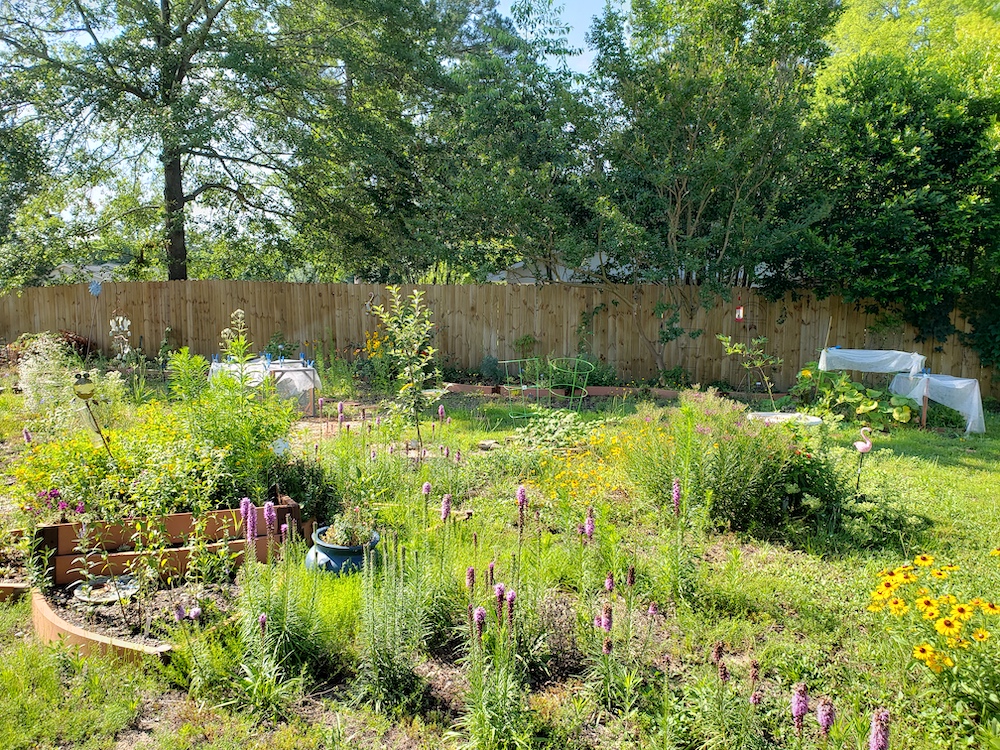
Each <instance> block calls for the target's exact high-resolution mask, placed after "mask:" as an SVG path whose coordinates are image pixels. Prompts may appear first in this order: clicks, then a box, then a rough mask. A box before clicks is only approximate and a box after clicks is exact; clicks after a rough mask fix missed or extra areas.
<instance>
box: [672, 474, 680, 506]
mask: <svg viewBox="0 0 1000 750" xmlns="http://www.w3.org/2000/svg"><path fill="white" fill-rule="evenodd" d="M671 499H672V500H673V502H674V515H675V516H680V514H681V480H680V479H678V478H677V477H674V490H673V494H672V496H671Z"/></svg>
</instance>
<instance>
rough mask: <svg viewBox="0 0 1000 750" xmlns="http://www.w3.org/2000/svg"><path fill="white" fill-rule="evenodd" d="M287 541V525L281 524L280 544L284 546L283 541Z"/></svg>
mask: <svg viewBox="0 0 1000 750" xmlns="http://www.w3.org/2000/svg"><path fill="white" fill-rule="evenodd" d="M286 539H288V524H287V523H283V524H281V542H282V544H284V542H285V540H286Z"/></svg>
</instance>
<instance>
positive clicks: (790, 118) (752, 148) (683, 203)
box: [591, 0, 837, 369]
mask: <svg viewBox="0 0 1000 750" xmlns="http://www.w3.org/2000/svg"><path fill="white" fill-rule="evenodd" d="M836 13H837V4H836V3H835V2H832V1H831V2H786V1H785V0H772V1H768V0H762V1H761V2H752V3H731V2H728V1H727V0H688V1H682V0H636V2H633V3H632V10H631V13H630V14H629V15H624V14H622V13H620V12H617V11H615V10H614V9H609V10H608V11H607V12H606V14H605V16H604V17H603V18H602V19H601V20H600V21H599V23H597V24H596V25H595V27H594V29H593V30H592V32H591V41H592V44H593V45H594V46H595V47H596V49H597V58H596V63H595V73H596V81H597V86H598V88H599V89H600V90H602V91H604V92H606V95H607V103H608V111H607V124H606V127H605V132H604V134H603V142H604V144H603V149H604V150H603V153H602V157H603V160H604V162H605V163H606V164H607V165H608V170H607V188H606V194H607V202H606V206H605V210H604V212H603V215H604V217H605V219H606V221H605V225H604V226H603V227H602V231H601V238H602V243H601V250H602V254H601V255H602V257H603V258H606V259H607V263H606V264H605V267H604V268H603V269H602V271H603V279H604V280H605V281H629V282H632V283H644V284H646V283H654V284H663V285H664V287H665V288H664V293H663V295H662V296H661V298H660V299H659V300H655V301H653V302H652V304H651V303H650V300H648V299H644V298H642V297H641V295H639V294H638V292H636V293H633V294H628V295H621V298H620V299H619V300H618V301H619V303H620V304H625V305H628V306H631V307H633V308H634V310H633V312H634V315H633V319H634V320H635V321H636V322H637V325H638V329H639V332H640V334H641V335H642V337H643V340H644V341H645V343H646V346H647V348H648V349H649V350H650V352H651V353H652V354H653V355H654V356H655V357H656V360H657V363H658V365H659V366H660V368H661V369H662V368H664V367H665V364H666V363H665V362H664V359H663V357H664V346H665V344H666V343H668V342H669V341H671V340H673V339H674V338H676V337H677V336H678V335H680V333H681V332H682V329H683V328H684V326H683V325H678V321H679V318H680V316H681V315H683V317H684V318H685V319H690V318H692V317H693V316H694V314H695V312H696V311H697V308H698V307H699V306H700V305H702V304H704V303H705V301H706V299H707V298H709V297H710V296H714V294H715V293H718V292H722V293H726V291H727V290H728V288H729V287H731V286H733V285H740V284H749V283H750V282H751V281H753V280H754V275H755V273H756V271H757V267H758V259H759V258H760V255H761V251H762V248H764V247H766V246H767V245H768V243H770V242H771V241H773V234H774V232H775V231H776V229H777V222H776V217H775V206H776V203H777V201H778V199H779V197H780V196H781V194H782V192H783V191H784V190H786V189H787V186H788V182H789V179H790V174H791V161H790V157H791V155H792V154H794V152H795V150H796V148H797V145H798V142H799V133H800V128H799V120H800V118H801V117H802V115H803V113H804V111H805V106H806V104H807V101H808V99H807V93H808V91H809V86H810V83H811V80H812V75H813V73H814V71H815V66H816V64H817V63H818V62H819V61H820V60H822V59H823V57H824V56H825V54H826V53H827V48H826V46H825V44H824V42H823V35H824V34H825V33H826V32H827V31H828V30H829V28H830V25H831V24H832V22H833V21H834V19H835V18H836ZM650 307H651V308H652V309H647V308H650ZM650 314H654V315H655V316H656V317H658V318H659V320H660V324H659V325H658V327H657V329H656V332H655V334H653V335H650V334H649V333H647V332H646V331H647V327H646V325H645V323H646V321H647V320H648V316H649V315H650ZM693 333H696V332H693Z"/></svg>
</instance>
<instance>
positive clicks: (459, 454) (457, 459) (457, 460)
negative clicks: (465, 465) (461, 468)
mask: <svg viewBox="0 0 1000 750" xmlns="http://www.w3.org/2000/svg"><path fill="white" fill-rule="evenodd" d="M455 463H456V464H460V463H462V451H460V450H456V451H455Z"/></svg>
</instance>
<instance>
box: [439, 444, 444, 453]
mask: <svg viewBox="0 0 1000 750" xmlns="http://www.w3.org/2000/svg"><path fill="white" fill-rule="evenodd" d="M438 453H440V454H441V455H442V456H443V455H444V444H443V443H442V444H441V445H439V446H438Z"/></svg>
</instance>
